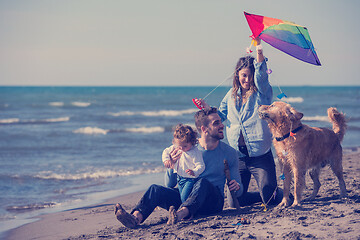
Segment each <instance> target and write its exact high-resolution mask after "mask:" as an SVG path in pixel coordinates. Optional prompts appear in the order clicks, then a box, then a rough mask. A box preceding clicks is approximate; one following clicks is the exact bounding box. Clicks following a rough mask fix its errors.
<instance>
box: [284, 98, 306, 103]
mask: <svg viewBox="0 0 360 240" xmlns="http://www.w3.org/2000/svg"><path fill="white" fill-rule="evenodd" d="M281 100H283V101H285V102H288V103H302V102H303V101H304V99H303V98H302V97H284V98H282V99H281Z"/></svg>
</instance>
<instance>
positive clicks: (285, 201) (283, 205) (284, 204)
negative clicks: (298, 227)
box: [277, 198, 290, 208]
mask: <svg viewBox="0 0 360 240" xmlns="http://www.w3.org/2000/svg"><path fill="white" fill-rule="evenodd" d="M288 206H290V200H289V199H286V198H283V200H282V201H281V203H279V205H277V207H278V208H286V207H288Z"/></svg>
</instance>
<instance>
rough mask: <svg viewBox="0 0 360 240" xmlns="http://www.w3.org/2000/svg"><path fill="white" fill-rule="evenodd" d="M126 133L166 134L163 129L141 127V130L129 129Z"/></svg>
mask: <svg viewBox="0 0 360 240" xmlns="http://www.w3.org/2000/svg"><path fill="white" fill-rule="evenodd" d="M125 131H126V132H133V133H156V132H165V128H163V127H139V128H127V129H125Z"/></svg>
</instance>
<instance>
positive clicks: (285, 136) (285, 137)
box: [275, 125, 303, 142]
mask: <svg viewBox="0 0 360 240" xmlns="http://www.w3.org/2000/svg"><path fill="white" fill-rule="evenodd" d="M302 127H303V126H302V125H300V127H298V128H295V129H294V130H292V131H291V132H289V133H287V134H285V135H284V136H282V137H276V138H275V139H276V141H278V142H280V141H283V140H285V139H287V138H288V137H290V133H297V132H298V131H299V130H300V129H302Z"/></svg>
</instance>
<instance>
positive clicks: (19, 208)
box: [6, 202, 58, 212]
mask: <svg viewBox="0 0 360 240" xmlns="http://www.w3.org/2000/svg"><path fill="white" fill-rule="evenodd" d="M56 205H58V204H57V203H53V202H49V203H33V204H28V205H22V206H9V207H7V208H6V210H7V211H9V212H27V211H32V210H39V209H44V208H49V207H54V206H56Z"/></svg>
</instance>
